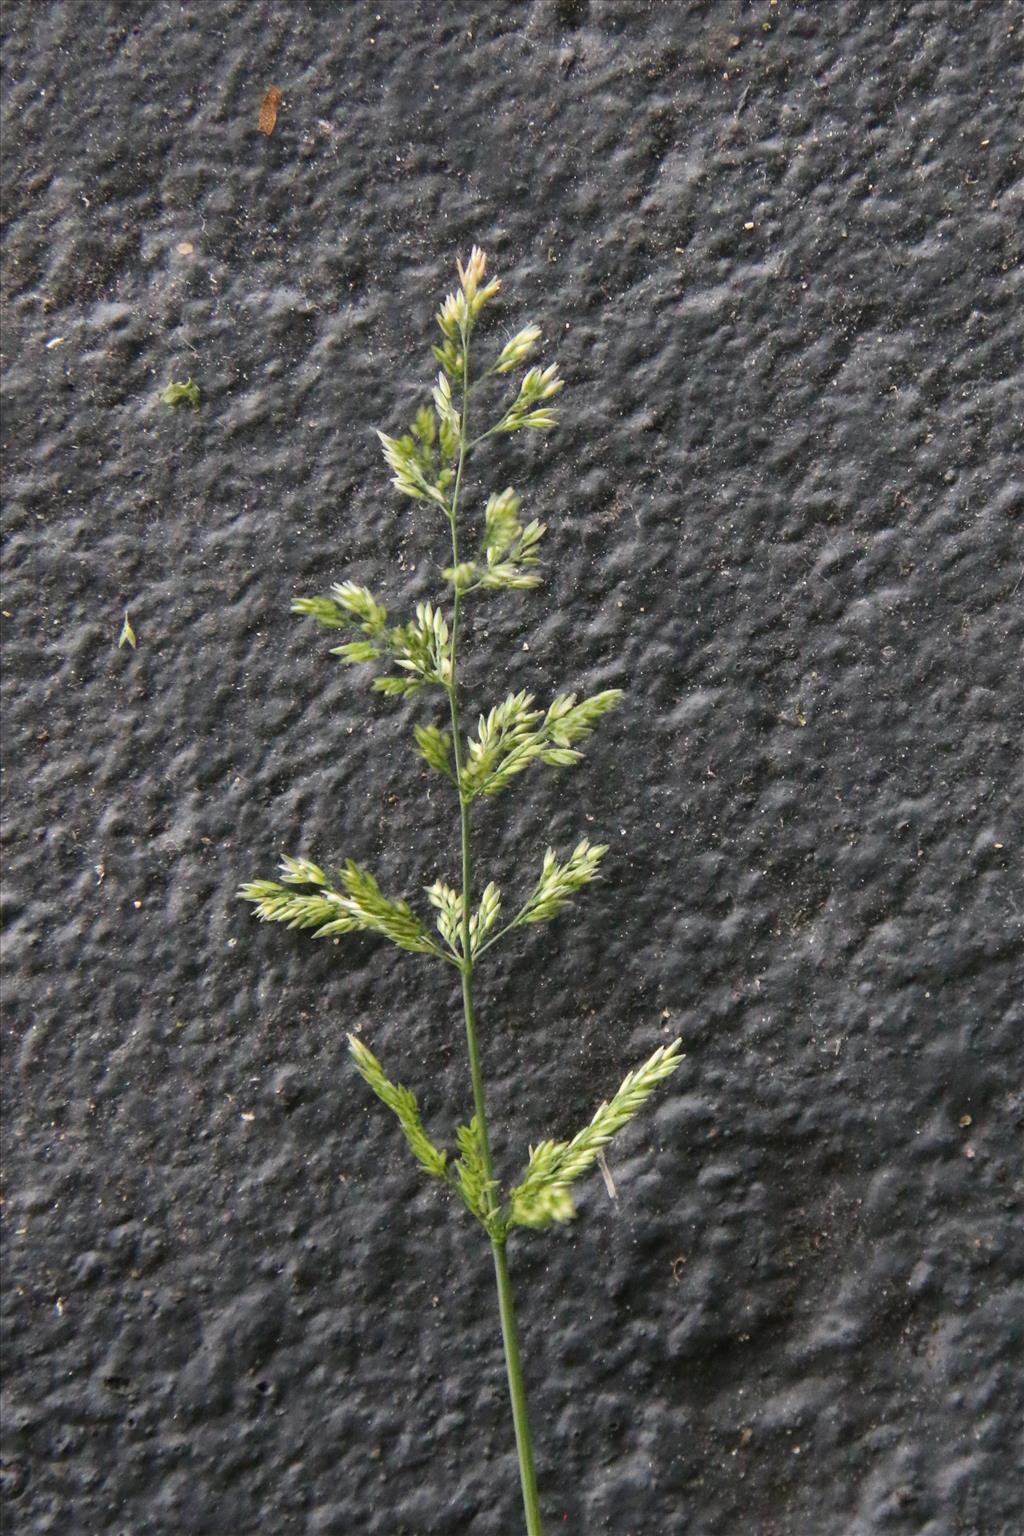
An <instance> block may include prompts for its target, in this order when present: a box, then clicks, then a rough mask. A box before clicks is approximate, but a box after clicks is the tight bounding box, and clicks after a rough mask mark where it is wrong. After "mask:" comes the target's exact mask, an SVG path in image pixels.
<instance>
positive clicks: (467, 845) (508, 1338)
mask: <svg viewBox="0 0 1024 1536" xmlns="http://www.w3.org/2000/svg"><path fill="white" fill-rule="evenodd" d="M468 421H469V327H468V326H467V327H466V329H465V330H464V332H463V334H462V424H461V432H460V439H459V464H458V469H457V470H456V474H455V486H454V489H453V491H452V500H451V510H450V513H449V520H450V522H451V528H452V565H453V567H457V566H458V564H459V523H458V508H459V492H460V491H461V489H462V472H463V469H464V467H465V463H466V444H467V442H468V440H469V436H468V431H467V424H468ZM459 596H460V593H459V587H458V584H457V583H456V586H455V598H454V601H453V605H452V633H451V652H450V655H451V667H452V671H451V678H450V680H449V683H448V703H449V705H450V708H451V720H452V742H453V746H454V753H455V782H456V785H457V787H458V791H459V826H460V832H461V838H462V964H461V971H462V1011H463V1014H464V1016H465V1020H466V1048H467V1050H468V1053H469V1074H470V1077H471V1079H472V1083H473V1108H474V1112H475V1114H476V1124H477V1137H478V1140H479V1144H480V1156H481V1158H482V1160H483V1165H484V1171H485V1172H486V1174H487V1178H488V1181H489V1185H490V1190H489V1194H488V1199H489V1200H490V1201H491V1202H492V1208H493V1201H494V1195H493V1185H494V1162H493V1159H492V1157H491V1141H490V1134H489V1132H488V1128H487V1105H486V1102H485V1098H484V1079H483V1072H482V1070H481V1066H480V1047H479V1044H478V1043H477V1034H476V1010H475V1008H474V1006H473V958H472V954H471V951H470V934H469V911H470V897H471V895H472V889H473V855H472V846H471V842H470V831H469V801H468V799H467V798H466V795H465V793H464V792H463V787H462V768H463V753H462V736H461V733H460V730H459V680H458V667H457V658H458V644H459ZM491 1251H492V1253H493V1255H494V1278H495V1281H496V1283H497V1287H498V1310H499V1312H500V1314H501V1338H502V1343H503V1344H504V1347H505V1369H506V1371H507V1373H508V1391H509V1397H510V1398H511V1400H512V1422H513V1424H514V1426H515V1432H516V1453H517V1455H518V1457H519V1481H520V1483H521V1484H522V1489H523V1510H524V1513H525V1515H526V1536H544V1531H543V1527H542V1526H541V1520H540V1503H539V1500H538V1498H537V1473H536V1469H535V1467H534V1461H533V1440H532V1438H531V1435H530V1421H529V1416H528V1413H527V1408H526V1388H525V1386H524V1384H523V1371H522V1366H521V1365H520V1363H519V1333H518V1330H517V1328H516V1312H515V1303H514V1301H513V1299H512V1281H511V1279H510V1278H509V1272H508V1256H507V1254H506V1252H505V1239H504V1238H503V1237H502V1238H497V1237H492V1238H491Z"/></svg>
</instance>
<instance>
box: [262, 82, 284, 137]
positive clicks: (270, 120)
mask: <svg viewBox="0 0 1024 1536" xmlns="http://www.w3.org/2000/svg"><path fill="white" fill-rule="evenodd" d="M280 105H281V92H280V91H279V90H278V88H277V86H276V85H272V86H270V88H269V89H268V91H267V94H266V95H265V96H264V98H263V100H262V102H261V103H260V122H259V128H260V133H265V134H266V135H267V137H268V138H269V137H270V135H271V134H272V133H273V131H274V129H275V128H276V127H277V109H278V107H279V106H280Z"/></svg>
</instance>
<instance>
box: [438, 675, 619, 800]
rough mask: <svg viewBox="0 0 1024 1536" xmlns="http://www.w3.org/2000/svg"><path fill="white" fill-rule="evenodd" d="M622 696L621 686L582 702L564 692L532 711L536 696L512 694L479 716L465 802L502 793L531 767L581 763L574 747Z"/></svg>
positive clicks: (468, 763) (464, 785) (465, 784)
mask: <svg viewBox="0 0 1024 1536" xmlns="http://www.w3.org/2000/svg"><path fill="white" fill-rule="evenodd" d="M621 698H622V689H621V688H608V689H606V690H605V691H604V692H603V693H595V694H594V695H593V696H592V697H591V698H589V699H582V700H581V701H580V702H579V703H578V704H577V702H576V695H575V694H574V693H567V694H560V695H559V696H558V698H556V699H554V700H553V701H552V703H551V704H550V705H549V707H548V709H547V711H546V712H545V711H543V710H537V709H533V708H532V705H533V695H532V694H529V693H513V694H509V696H508V698H507V699H505V701H504V703H502V704H499V705H497V707H496V708H494V709H492V710H491V712H490V714H488V715H486V716H485V715H481V716H480V721H479V726H478V729H477V735H476V736H475V737H474V738H473V739H472V740H471V741H470V742H469V751H468V756H467V761H466V764H465V767H464V768H463V771H462V789H463V794H464V796H465V798H466V799H472V798H473V797H474V796H475V795H497V794H500V793H501V791H502V790H503V789H507V788H508V786H509V784H510V783H511V781H512V779H513V778H515V776H516V775H517V774H519V773H522V772H523V771H524V770H525V769H527V768H528V767H529V766H530V764H531V763H535V762H541V763H547V764H549V765H550V766H551V767H553V768H568V767H571V766H572V764H573V763H577V762H579V760H580V757H581V755H582V754H581V753H579V752H577V751H576V750H575V747H574V746H573V743H574V742H577V741H582V740H584V739H585V738H586V737H587V736H589V735H590V734H591V732H592V731H593V729H594V726H595V725H596V724H597V722H598V720H599V719H600V718H601V716H602V715H606V714H607V713H608V711H609V710H610V709H614V708H615V706H616V704H617V703H618V702H619V700H620V699H621Z"/></svg>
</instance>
